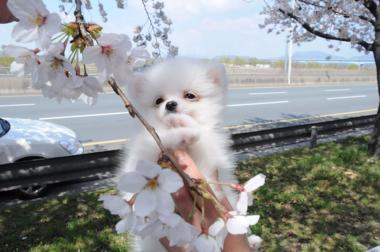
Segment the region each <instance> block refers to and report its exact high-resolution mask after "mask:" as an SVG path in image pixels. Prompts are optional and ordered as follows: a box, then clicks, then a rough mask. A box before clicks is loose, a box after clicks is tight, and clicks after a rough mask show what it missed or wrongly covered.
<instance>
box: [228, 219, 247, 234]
mask: <svg viewBox="0 0 380 252" xmlns="http://www.w3.org/2000/svg"><path fill="white" fill-rule="evenodd" d="M247 227H248V223H247V220H246V218H245V217H244V216H234V217H232V218H229V219H228V220H227V230H228V232H229V233H230V234H234V235H237V234H245V233H247V231H248V230H247Z"/></svg>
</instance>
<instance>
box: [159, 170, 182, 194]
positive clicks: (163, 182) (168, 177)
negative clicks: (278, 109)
mask: <svg viewBox="0 0 380 252" xmlns="http://www.w3.org/2000/svg"><path fill="white" fill-rule="evenodd" d="M158 183H159V184H160V187H161V188H162V189H163V190H164V191H166V192H168V193H174V192H176V191H178V189H180V188H181V187H182V186H183V181H182V178H181V177H180V176H179V175H178V174H177V173H175V172H174V171H172V170H170V169H162V170H161V172H160V176H159V177H158Z"/></svg>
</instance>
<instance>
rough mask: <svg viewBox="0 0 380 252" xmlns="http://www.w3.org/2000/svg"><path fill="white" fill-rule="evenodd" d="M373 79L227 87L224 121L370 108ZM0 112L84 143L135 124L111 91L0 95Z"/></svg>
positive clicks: (117, 137)
mask: <svg viewBox="0 0 380 252" xmlns="http://www.w3.org/2000/svg"><path fill="white" fill-rule="evenodd" d="M377 104H378V93H377V87H376V85H368V84H366V85H364V84H363V85H339V86H328V87H327V86H320V87H317V86H314V87H278V88H241V89H229V90H228V94H227V104H226V108H225V126H231V125H238V124H247V123H263V122H267V121H272V120H274V121H277V120H289V119H295V118H309V117H315V116H320V115H342V114H344V115H356V114H360V113H371V112H372V113H375V112H376V108H377ZM0 116H1V117H14V118H29V119H39V120H44V121H49V122H53V123H57V124H61V125H65V126H67V127H69V128H71V129H73V130H74V131H75V132H76V133H77V135H78V137H79V139H80V140H81V141H82V142H84V143H85V146H86V147H88V146H93V145H98V144H105V145H107V144H112V143H121V142H123V141H125V139H128V138H130V137H131V136H133V135H134V134H135V133H136V131H137V130H138V128H139V127H140V126H139V124H138V123H137V122H136V121H135V120H134V119H131V118H130V116H129V115H128V112H127V111H126V110H125V109H124V108H123V105H122V103H121V100H120V99H119V97H118V96H116V95H115V94H112V93H105V94H101V95H100V96H99V99H98V102H97V104H96V105H94V106H88V105H85V104H83V103H81V102H76V103H69V102H67V101H65V102H62V103H58V102H57V101H55V100H51V99H48V98H45V97H43V96H39V95H20V96H0Z"/></svg>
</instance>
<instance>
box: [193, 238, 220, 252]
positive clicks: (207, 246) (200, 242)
mask: <svg viewBox="0 0 380 252" xmlns="http://www.w3.org/2000/svg"><path fill="white" fill-rule="evenodd" d="M194 246H195V248H196V249H197V251H198V252H205V251H207V252H220V249H219V246H218V244H217V243H216V241H215V240H214V239H213V238H211V237H210V236H208V237H207V236H206V235H204V234H202V235H201V236H199V237H198V238H197V239H196V240H195V242H194Z"/></svg>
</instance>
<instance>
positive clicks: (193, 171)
mask: <svg viewBox="0 0 380 252" xmlns="http://www.w3.org/2000/svg"><path fill="white" fill-rule="evenodd" d="M173 155H174V157H175V159H176V160H177V162H178V164H179V165H180V166H181V168H182V169H183V170H184V172H186V173H187V175H189V176H190V177H191V178H195V179H204V176H203V175H202V173H201V172H200V171H199V170H198V168H197V166H196V165H195V163H194V161H193V160H192V159H191V157H190V156H189V154H187V153H186V152H185V151H183V150H176V151H174V153H173Z"/></svg>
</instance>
